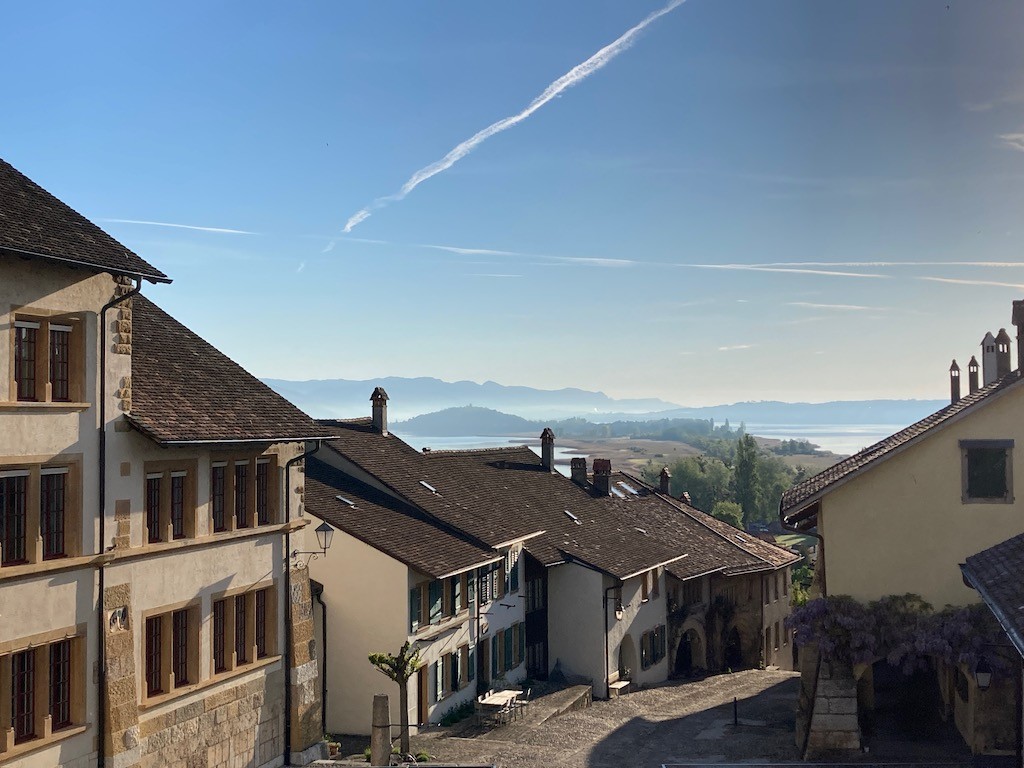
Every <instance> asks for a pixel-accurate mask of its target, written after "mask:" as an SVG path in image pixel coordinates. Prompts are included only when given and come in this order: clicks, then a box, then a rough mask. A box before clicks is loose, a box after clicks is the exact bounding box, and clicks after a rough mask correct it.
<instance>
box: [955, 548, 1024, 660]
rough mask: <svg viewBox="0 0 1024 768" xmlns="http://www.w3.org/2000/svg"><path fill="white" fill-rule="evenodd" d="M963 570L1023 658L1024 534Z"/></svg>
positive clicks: (972, 559)
mask: <svg viewBox="0 0 1024 768" xmlns="http://www.w3.org/2000/svg"><path fill="white" fill-rule="evenodd" d="M960 568H961V570H963V573H964V576H965V577H966V578H967V581H969V582H970V583H971V585H972V586H973V587H974V588H975V589H976V590H978V592H979V594H980V595H981V597H982V599H983V600H984V601H985V603H986V604H987V605H988V607H989V608H991V609H992V613H994V614H995V616H996V618H997V619H998V620H999V623H1000V624H1001V625H1002V627H1003V629H1004V630H1005V631H1006V634H1007V636H1008V637H1009V638H1010V640H1011V641H1012V642H1013V644H1014V645H1015V646H1016V647H1017V651H1018V652H1019V653H1020V654H1021V655H1022V656H1024V580H1022V579H1021V574H1024V533H1022V534H1020V535H1019V536H1014V537H1013V538H1012V539H1007V540H1006V541H1004V542H1002V543H1001V544H996V545H995V546H994V547H989V548H988V549H986V550H983V551H981V552H979V553H978V554H976V555H971V556H970V557H968V558H967V562H966V563H964V564H963V565H961V566H960Z"/></svg>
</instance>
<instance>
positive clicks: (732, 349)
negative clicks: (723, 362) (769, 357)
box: [718, 344, 754, 352]
mask: <svg viewBox="0 0 1024 768" xmlns="http://www.w3.org/2000/svg"><path fill="white" fill-rule="evenodd" d="M753 347H754V345H753V344H732V345H729V346H726V347H719V348H718V351H719V352H735V351H737V350H740V349H753Z"/></svg>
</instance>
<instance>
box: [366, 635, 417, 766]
mask: <svg viewBox="0 0 1024 768" xmlns="http://www.w3.org/2000/svg"><path fill="white" fill-rule="evenodd" d="M370 663H371V664H373V666H375V667H376V668H377V669H379V670H380V671H381V672H383V673H384V674H385V675H387V676H388V677H389V678H391V679H392V680H394V681H395V682H396V683H398V707H399V711H400V713H401V714H400V723H401V728H402V754H403V755H407V754H409V751H410V749H411V747H410V746H409V680H410V679H411V678H412V676H413V675H415V674H416V670H417V669H419V668H420V651H419V648H415V649H414V648H412V647H411V646H410V644H409V641H408V640H406V641H405V644H404V645H403V646H402V648H401V650H399V651H398V655H397V656H393V655H391V654H390V653H371V654H370Z"/></svg>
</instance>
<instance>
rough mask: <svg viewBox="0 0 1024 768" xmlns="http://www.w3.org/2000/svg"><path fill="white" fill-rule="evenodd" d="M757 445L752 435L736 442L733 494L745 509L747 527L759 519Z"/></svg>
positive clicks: (744, 519)
mask: <svg viewBox="0 0 1024 768" xmlns="http://www.w3.org/2000/svg"><path fill="white" fill-rule="evenodd" d="M757 464H758V455H757V443H756V442H754V438H753V437H751V436H750V435H743V437H741V438H740V439H739V440H738V441H737V442H736V461H735V464H734V467H733V468H734V471H735V474H734V475H733V494H734V495H735V497H736V501H737V503H738V504H739V505H740V507H741V508H742V509H743V523H744V524H745V525H746V524H748V523H750V522H751V521H752V520H755V519H757V518H758V516H759V513H760V508H759V498H758V497H759V495H760V494H759V491H760V484H759V482H758V476H757Z"/></svg>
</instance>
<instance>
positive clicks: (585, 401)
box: [263, 376, 679, 419]
mask: <svg viewBox="0 0 1024 768" xmlns="http://www.w3.org/2000/svg"><path fill="white" fill-rule="evenodd" d="M263 381H264V382H266V383H267V385H269V386H270V387H271V388H272V389H274V390H275V391H277V392H279V393H281V394H282V395H284V396H285V397H286V398H288V399H289V400H291V401H292V402H293V403H295V404H296V405H297V406H299V407H300V408H302V410H304V411H306V413H309V414H311V415H313V416H316V417H320V418H323V417H340V418H351V417H353V416H367V415H369V413H370V393H371V392H372V391H373V388H374V387H384V389H385V390H387V393H388V396H389V397H390V398H391V399H390V400H389V401H388V414H389V416H390V418H392V419H404V418H410V417H412V416H417V415H419V414H421V413H430V412H431V411H439V410H442V409H444V408H451V407H455V406H463V405H477V406H481V407H484V408H496V409H499V410H502V411H506V412H512V413H516V414H519V415H520V416H523V417H526V418H533V419H557V418H566V417H569V416H580V415H588V414H595V413H600V412H605V411H618V412H621V413H625V414H630V415H632V416H633V417H634V418H635V415H636V414H643V413H650V412H652V411H661V410H665V409H667V408H678V407H679V406H678V405H676V404H675V403H669V402H666V401H665V400H658V399H657V398H646V399H639V400H617V399H615V398H613V397H608V395H606V394H604V393H603V392H592V391H589V390H585V389H575V388H569V389H534V388H533V387H508V386H504V385H502V384H496V383H495V382H493V381H485V382H484V383H483V384H477V383H476V382H473V381H441V380H440V379H434V378H427V377H421V378H414V379H409V378H402V377H398V376H387V377H385V378H381V379H370V380H366V381H352V380H349V379H320V380H312V381H288V380H285V379H264V380H263Z"/></svg>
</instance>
